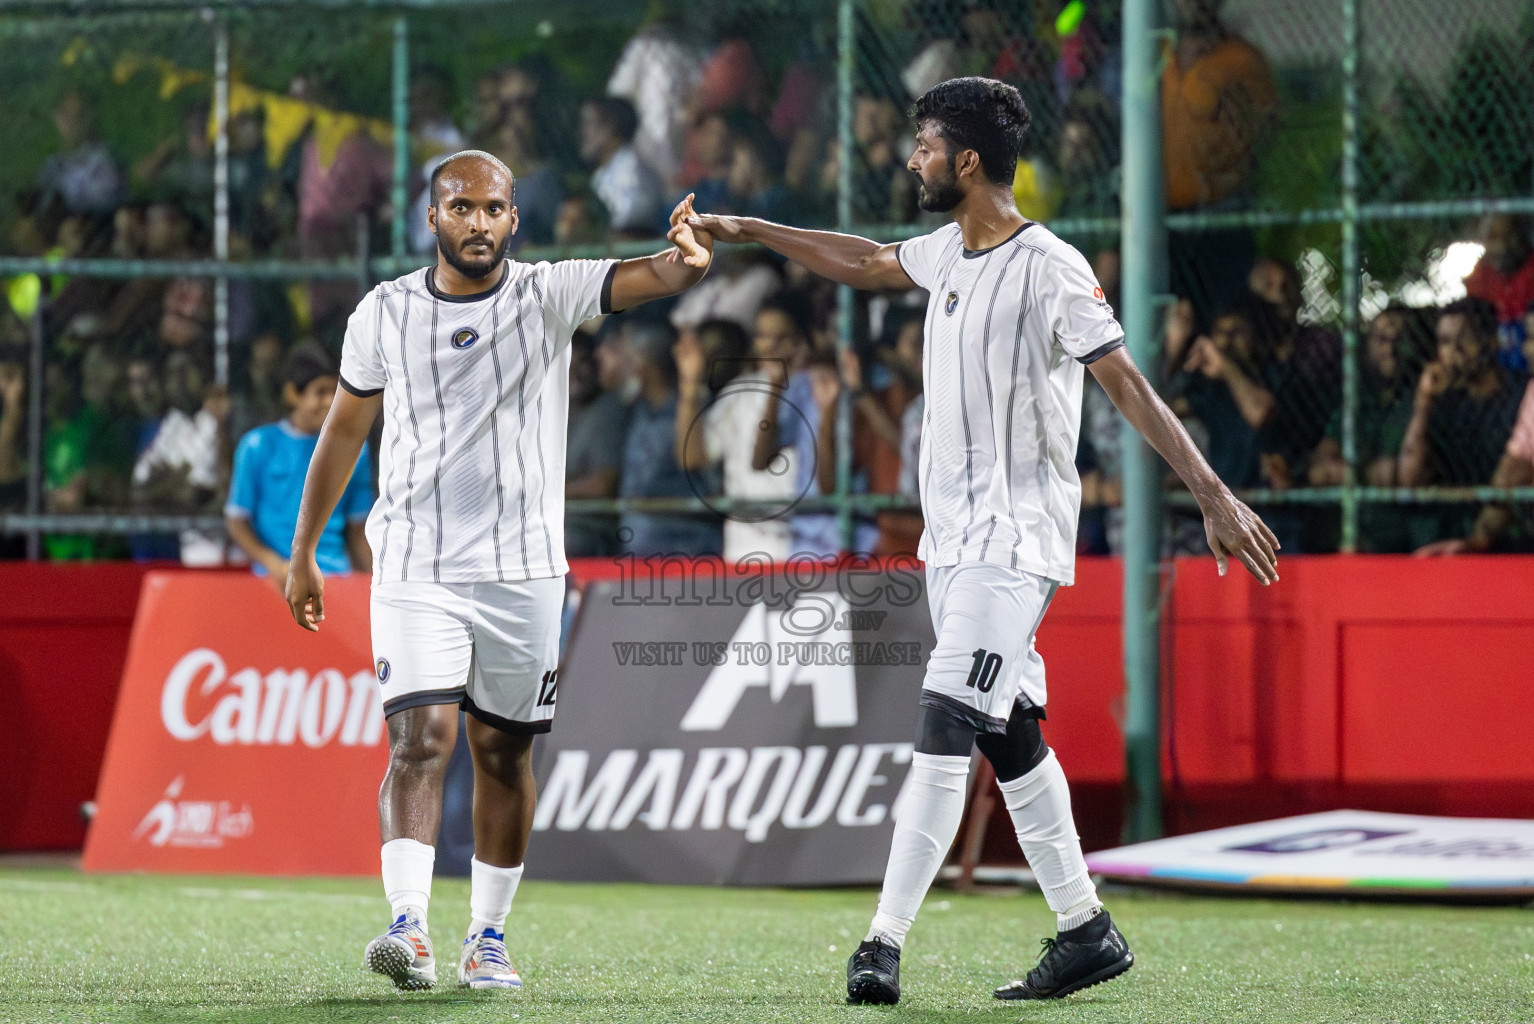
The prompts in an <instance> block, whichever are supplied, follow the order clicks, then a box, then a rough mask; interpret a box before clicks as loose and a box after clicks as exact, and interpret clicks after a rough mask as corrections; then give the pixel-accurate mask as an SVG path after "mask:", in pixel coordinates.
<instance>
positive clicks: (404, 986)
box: [362, 907, 437, 992]
mask: <svg viewBox="0 0 1534 1024" xmlns="http://www.w3.org/2000/svg"><path fill="white" fill-rule="evenodd" d="M362 966H363V967H366V968H367V969H368V970H370V971H374V972H376V973H378V974H383V975H386V976H387V977H388V979H389V980H390V981H392V982H394V987H395V988H397V989H399V990H400V991H401V992H422V991H425V990H426V989H429V988H431V987H432V986H433V985H435V984H436V983H437V960H436V957H434V956H433V955H432V951H431V936H429V935H427V934H426V929H425V927H423V926H422V924H421V915H420V913H419V912H417V911H416V910H415V908H414V907H406V908H405V910H404V913H402V914H400V916H399V917H397V918H395V920H394V923H393V924H392V925H390V926H389V930H388V931H386V932H384V933H383V934H382V935H380V936H379V937H378V938H376V939H374V940H373V941H372V942H369V943H368V948H367V951H366V952H364V953H363V954H362Z"/></svg>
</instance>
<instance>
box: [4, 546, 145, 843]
mask: <svg viewBox="0 0 1534 1024" xmlns="http://www.w3.org/2000/svg"><path fill="white" fill-rule="evenodd" d="M151 568H153V566H147V565H134V564H132V563H122V562H109V563H102V564H99V565H78V564H74V565H53V564H50V563H47V562H39V563H35V564H29V563H25V562H0V594H5V595H7V599H6V600H5V601H3V602H0V709H3V710H0V714H3V715H4V722H5V729H4V735H5V738H6V743H7V746H8V747H9V748H10V750H11V751H12V752H13V753H12V755H11V756H9V757H7V758H6V769H5V785H3V786H0V850H78V849H79V848H80V846H81V844H83V843H84V842H85V823H84V822H82V821H81V820H80V804H81V803H82V802H84V801H86V800H89V799H91V796H92V795H93V794H94V793H95V791H96V776H97V775H98V774H99V773H100V771H101V758H102V754H103V753H104V752H105V751H106V745H107V729H108V728H109V727H110V726H111V724H112V707H113V703H114V702H115V701H116V700H117V685H118V682H119V680H121V678H122V671H123V662H124V661H125V660H126V658H127V655H128V634H129V633H130V632H131V631H132V628H133V612H134V609H135V608H137V607H138V595H139V586H140V584H141V583H142V582H143V579H144V574H145V573H146V572H148V571H149V570H150V569H151Z"/></svg>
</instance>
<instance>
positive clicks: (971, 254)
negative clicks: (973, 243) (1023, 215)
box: [964, 220, 1036, 260]
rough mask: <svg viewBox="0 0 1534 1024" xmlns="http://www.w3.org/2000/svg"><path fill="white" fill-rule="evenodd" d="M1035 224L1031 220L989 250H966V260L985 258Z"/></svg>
mask: <svg viewBox="0 0 1534 1024" xmlns="http://www.w3.org/2000/svg"><path fill="white" fill-rule="evenodd" d="M1035 223H1036V222H1035V221H1031V220H1030V221H1026V222H1024V224H1023V226H1022V227H1020V228H1018V229H1017V230H1016V231H1014V232H1012V233H1011V234H1010V235H1008V236H1007V237H1006V238H1003V239H1002V240H1001V241H999V242H997V243H996V244H995V245H993V246H991V247H990V248H989V249H965V250H964V258H965V259H967V260H973V259H979V258H980V257H981V256H984V255H985V254H987V253H992V252H995V251H996V250H997V249H1000V248H1001V247H1002V246H1004V245H1006V244H1007V243H1008V242H1010V241H1012V239H1014V238H1016V237H1017V236H1018V235H1020V234H1022V233H1023V232H1024V231H1027V230H1028V229H1029V228H1031V227H1033V225H1034V224H1035Z"/></svg>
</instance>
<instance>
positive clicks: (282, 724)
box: [160, 647, 384, 747]
mask: <svg viewBox="0 0 1534 1024" xmlns="http://www.w3.org/2000/svg"><path fill="white" fill-rule="evenodd" d="M210 704H211V707H210V706H209V705H210ZM160 720H161V721H162V722H164V723H165V731H166V732H168V733H170V734H171V735H172V736H173V737H175V738H176V739H178V740H183V741H186V742H190V741H192V740H196V739H200V738H202V737H203V736H207V737H208V738H209V739H211V740H212V741H213V742H214V743H217V744H219V745H220V746H229V745H231V744H235V743H239V744H247V745H249V744H261V745H268V744H277V745H279V746H291V745H292V744H293V743H295V742H296V741H299V740H302V741H303V743H304V745H305V746H310V747H323V746H325V744H327V743H329V742H331V741H332V740H335V741H337V742H339V743H340V744H341V745H342V746H347V747H353V746H363V747H371V746H375V745H376V744H378V743H380V742H381V741H382V740H383V733H384V714H383V701H382V700H380V699H379V695H378V681H377V680H376V679H375V678H374V677H373V673H371V672H358V673H356V674H355V675H353V676H351V677H350V678H348V677H346V676H344V675H342V674H341V673H340V672H339V671H338V670H336V669H333V668H326V669H321V670H320V671H318V672H316V673H314V675H312V676H311V675H309V674H308V673H307V672H306V671H304V670H303V669H301V668H300V669H292V670H288V669H275V670H273V671H271V672H268V673H267V674H266V675H265V676H263V675H261V673H260V672H258V671H256V669H254V668H243V669H240V671H238V672H236V673H234V674H233V675H230V674H229V670H228V667H227V666H225V664H224V659H223V658H221V657H219V654H218V652H217V651H213V650H209V649H208V648H206V647H199V648H197V649H196V650H192V651H188V652H187V653H186V654H184V655H182V657H181V660H180V661H178V662H176V665H175V667H174V668H172V669H171V670H170V674H169V675H167V676H166V677H165V688H164V689H163V690H162V691H161V692H160Z"/></svg>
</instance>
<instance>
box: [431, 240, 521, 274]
mask: <svg viewBox="0 0 1534 1024" xmlns="http://www.w3.org/2000/svg"><path fill="white" fill-rule="evenodd" d="M467 242H468V239H465V240H464V241H463V242H461V243H459V244H458V245H457V246H456V247H455V248H454V250H452V251H450V250H449V249H448V247H447V246H446V245H444V244H443V242H442V236H441V235H438V236H437V251H438V252H439V253H441V254H442V258H443V259H445V260H447V265H448V266H450V267H452V268H453V269H454V270H456V271H458V272H459V273H460V274H462V275H463V276H464V277H466V278H468V279H469V280H470V281H479V280H482V279H484V278H486V277H489V276H490V273H491V271H493V270H495V269H496V268H497V267H499V266H500V265H501V261H502V260H504V259H505V258H506V254H507V253H509V252H510V251H511V234H510V233H509V232H508V233H507V235H506V237H505V238H503V239H501V244H500V245H498V246H496V247H495V253H494V254H493V256H492V258H491V259H490V260H489V262H487V263H483V264H480V263H470V262H468V261H467V260H465V259H464V258H463V256H462V255H461V254H462V252H463V246H464V244H466V243H467Z"/></svg>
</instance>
